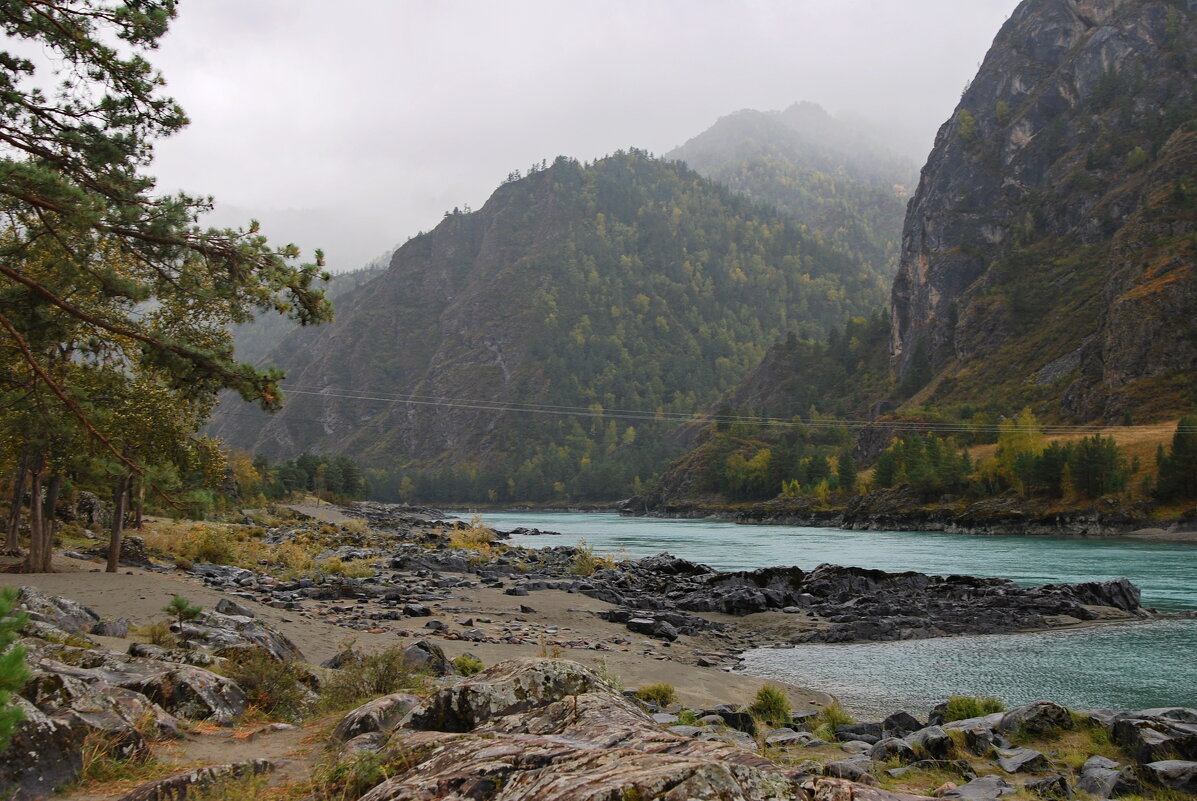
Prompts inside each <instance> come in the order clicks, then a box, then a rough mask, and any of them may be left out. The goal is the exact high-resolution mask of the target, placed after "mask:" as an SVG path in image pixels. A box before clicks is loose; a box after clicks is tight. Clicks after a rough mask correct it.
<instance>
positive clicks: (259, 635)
mask: <svg viewBox="0 0 1197 801" xmlns="http://www.w3.org/2000/svg"><path fill="white" fill-rule="evenodd" d="M182 634H183V635H184V637H185V638H186V639H187V640H188V641H189V642H194V643H198V644H202V645H204V646H206V647H208V648H211V649H213V650H214V651H216V653H217V654H220V653H221V652H222V651H223V650H226V649H227V650H238V649H247V648H260V649H262V650H263V651H265V652H266V653H268V654H270V656H271V657H273V658H274V659H276V660H277V661H279V662H294V661H302V660H303V653H302V652H301V651H300V650H299V648H298V647H297V646H296V645H295V643H293V642H291V640H289V639H288V638H287V637H286V636H285V635H283V634H281V633H280V632H277V631H275V630H274V629H273V628H271V627H270V626H268V625H267V624H265V623H263V622H262V621H261V620H257V619H255V618H250V617H244V616H240V615H225V614H221V613H220V612H205V613H204V614H203V615H201V616H200V617H199V618H198V619H197V620H195V621H193V622H190V623H184V624H183V630H182Z"/></svg>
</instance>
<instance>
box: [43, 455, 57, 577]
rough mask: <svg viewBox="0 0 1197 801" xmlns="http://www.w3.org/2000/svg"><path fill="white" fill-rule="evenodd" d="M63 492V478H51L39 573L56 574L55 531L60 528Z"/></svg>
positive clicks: (47, 493) (47, 488) (44, 515)
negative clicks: (58, 507)
mask: <svg viewBox="0 0 1197 801" xmlns="http://www.w3.org/2000/svg"><path fill="white" fill-rule="evenodd" d="M61 491H62V476H60V475H55V476H50V481H49V483H48V484H46V500H45V503H44V504H42V532H41V539H42V563H41V564H40V565H38V572H39V573H53V572H54V530H55V529H56V528H58V515H57V514H56V512H55V507H57V506H58V495H59V493H60V492H61Z"/></svg>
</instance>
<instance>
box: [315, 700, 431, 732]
mask: <svg viewBox="0 0 1197 801" xmlns="http://www.w3.org/2000/svg"><path fill="white" fill-rule="evenodd" d="M418 703H420V697H419V696H418V695H411V694H410V693H392V694H390V695H384V696H382V697H381V698H375V699H374V700H373V701H369V702H367V703H365V704H362V705H361V706H359V707H358V708H357V709H354V710H353V711H351V712H349V713H348V714H346V715H345V717H343V718H341V722H340V723H338V724H337V727H336V728H335V729H333V733H332V738H333V739H334V740H336V741H338V742H345V741H347V740H351V739H353V738H354V737H357V736H359V735H362V734H368V733H371V732H387V731H390V730H391V729H393V728H395V727H396V726H397V725H399V722H400V721H401V720H403V718H404V716H406V715H407V713H408V712H410V711H411V710H412V709H413V708H414V707H415V706H416V704H418Z"/></svg>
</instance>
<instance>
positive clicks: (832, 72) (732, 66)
mask: <svg viewBox="0 0 1197 801" xmlns="http://www.w3.org/2000/svg"><path fill="white" fill-rule="evenodd" d="M1016 5H1017V0H740V1H739V2H731V1H730V0H722V1H720V2H715V0H603V1H602V2H599V1H597V0H504V2H498V1H497V0H495V1H491V2H487V1H486V0H468V1H467V0H342V2H337V3H331V2H328V0H195V1H194V2H184V3H181V4H180V12H179V18H178V19H177V20H176V22H175V23H174V25H173V27H172V30H171V32H170V33H169V34H168V36H167V38H166V39H165V40H164V42H163V44H162V47H161V49H160V50H159V52H158V53H156V54H154V58H153V61H154V63H155V65H156V66H157V67H158V68H159V69H160V70H161V71H162V72H163V74H164V75H165V77H166V79H167V84H168V91H169V92H170V93H171V94H172V95H173V96H174V97H175V98H177V99H178V100H179V101H180V102H181V103H182V105H183V107H184V108H185V109H186V110H187V112H188V114H189V116H190V117H191V119H192V124H191V126H190V127H189V128H188V129H187V130H185V131H184V132H183V133H181V134H179V135H178V136H176V137H174V138H173V139H171V140H169V141H167V142H164V143H162V144H161V145H160V146H159V149H158V159H157V162H156V165H155V169H156V172H157V174H158V176H159V178H160V182H159V186H160V188H161V189H162V190H164V191H173V190H176V189H186V190H187V191H189V192H192V193H196V194H211V195H214V196H215V197H216V199H217V201H218V203H219V204H220V205H221V212H220V220H219V221H220V222H222V223H225V224H228V223H232V222H237V221H244V220H247V219H248V218H249V217H250V216H254V217H258V218H259V219H261V220H262V222H263V230H264V232H265V233H266V234H267V235H268V236H270V237H271V239H272V240H276V241H279V242H286V241H295V242H297V243H298V244H300V245H301V246H303V247H304V248H305V250H310V249H312V248H314V247H317V246H320V247H323V248H324V249H325V250H326V251H327V253H328V257H329V267H330V268H331V269H332V270H333V271H337V272H339V271H342V270H346V269H354V268H356V267H359V266H361V265H362V264H364V263H365V262H366V261H367V260H369V259H370V258H372V257H374V256H376V255H378V254H379V253H381V252H382V251H384V250H386V249H387V248H389V247H390V246H392V245H394V244H397V243H400V242H402V241H404V240H405V239H407V238H408V237H409V236H411V235H413V234H415V233H416V232H417V231H419V230H427V229H430V228H432V227H433V226H434V225H436V223H437V222H438V221H439V219H440V217H441V215H442V214H443V212H444V211H445V210H446V209H449V208H452V207H453V206H459V205H463V204H467V203H468V204H469V205H471V206H473V207H474V208H478V207H480V206H481V205H482V204H483V202H484V201H485V200H486V198H487V197H488V196H489V194H490V192H491V191H492V190H493V189H494V188H495V186H496V185H497V184H498V183H499V182H500V181H502V180H503V178H504V177H505V176H506V175H507V174H508V173H509V172H510V171H511V170H513V169H523V168H525V167H527V165H529V164H531V163H533V162H539V161H540V160H541V159H546V158H547V159H548V160H550V161H552V159H553V158H554V157H555V156H557V155H559V154H565V155H569V156H574V157H577V158H580V159H583V160H587V159H592V158H594V157H597V156H600V155H603V154H605V153H609V152H611V151H613V150H616V149H619V148H626V147H629V146H635V147H641V148H645V149H647V150H650V151H652V152H655V153H663V152H665V151H667V150H669V149H671V148H672V147H674V146H676V145H678V144H681V143H682V142H684V141H685V140H687V139H689V138H690V137H692V136H694V135H696V134H697V133H699V132H701V131H702V130H704V129H705V128H707V127H708V126H709V125H711V123H713V122H714V121H715V120H716V119H717V118H718V117H720V116H723V115H725V114H728V113H730V112H732V111H735V110H737V109H741V108H757V109H781V108H784V107H786V106H788V105H790V104H791V103H794V102H796V101H798V100H812V101H815V102H817V103H820V104H822V105H823V106H824V107H826V108H827V109H828V110H829V111H831V112H832V113H834V114H843V113H852V114H857V115H863V116H866V117H868V118H871V119H873V120H875V121H877V123H878V124H879V125H880V126H882V127H883V128H884V129H886V130H890V131H892V132H893V136H894V143H895V145H896V149H900V150H903V151H905V152H912V155H913V153H914V152H917V153H918V157H917V160H918V161H920V162H921V159H922V157H923V156H925V154H926V151H927V150H929V149H930V146H931V141H932V138H933V136H934V133H935V130H936V129H937V128H938V127H939V124H940V123H941V122H942V121H943V120H945V119H946V118H947V117H948V116H949V115H950V114H951V112H952V110H953V108H954V107H955V104H956V102H957V100H958V99H959V96H960V92H961V89H962V88H963V86H964V84H965V82H966V81H968V80H969V79H970V78H971V77H972V76H973V74H974V72H975V71H976V68H977V65H978V64H979V62H980V60H981V59H982V57H983V56H984V54H985V51H986V50H987V48H988V46H989V44H990V42H991V41H992V40H993V37H994V36H995V35H996V33H997V31H998V28H999V27H1000V26H1001V24H1002V23H1003V22H1004V21H1005V19H1006V18H1007V17H1008V16H1009V15H1010V13H1011V12H1012V11H1013V9H1014V7H1015V6H1016Z"/></svg>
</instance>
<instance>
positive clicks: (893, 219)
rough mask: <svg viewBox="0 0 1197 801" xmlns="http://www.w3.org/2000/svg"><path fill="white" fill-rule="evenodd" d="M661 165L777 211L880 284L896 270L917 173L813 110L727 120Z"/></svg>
mask: <svg viewBox="0 0 1197 801" xmlns="http://www.w3.org/2000/svg"><path fill="white" fill-rule="evenodd" d="M665 158H669V159H677V160H680V161H684V162H686V164H687V165H689V166H690V167H691V168H692V169H694V170H696V171H698V172H699V173H701V174H702V175H704V176H706V177H708V178H710V179H712V180H714V181H718V182H719V183H722V184H724V185H726V186H728V187H730V188H731V189H732V190H734V191H736V192H738V193H740V194H743V195H745V196H746V197H749V198H752V199H753V200H756V201H758V202H761V203H767V204H769V205H771V206H774V207H775V208H778V209H780V210H782V211H784V212H785V213H787V214H789V215H790V216H792V217H793V218H794V219H796V220H798V221H800V222H802V223H804V224H805V225H808V226H809V227H810V228H811V229H812V230H814V231H816V232H818V233H819V234H820V235H822V236H824V237H826V238H827V239H828V240H829V241H831V242H833V243H834V244H835V245H836V246H838V247H840V248H842V249H846V250H850V251H852V252H854V253H857V254H859V255H860V256H861V257H862V258H865V259H867V260H869V261H870V263H872V264H874V265H875V266H876V269H877V270H878V271H879V272H881V273H883V274H884V275H885V276H886V277H887V278H889V277H892V275H893V274H894V273H895V272H896V270H897V256H898V250H899V243H900V237H901V231H902V222H903V219H904V217H905V212H906V201H907V198H908V196H909V193H910V191H911V189H912V187H913V184H914V182H915V181H916V180H917V178H918V172H917V170H916V168H915V166H914V164H912V163H911V162H910V161H909V159H906V158H905V157H903V156H899V155H897V154H895V153H894V152H893V151H892V150H891V149H889V148H888V147H887V146H886V145H885V144H884V143H883V142H881V141H879V140H878V139H877V138H876V137H875V136H874V135H873V134H872V133H870V132H867V131H865V130H863V129H862V128H861V127H859V126H857V125H855V124H850V123H845V122H842V121H840V120H837V119H836V118H835V117H833V116H831V115H830V114H828V113H827V112H826V111H825V110H824V109H823V108H822V107H820V106H818V105H817V104H814V103H810V102H801V103H795V104H794V105H792V106H790V107H789V108H787V109H785V110H784V111H755V110H751V109H745V110H742V111H738V112H736V113H734V114H729V115H728V116H726V117H722V118H721V119H719V120H718V121H717V122H716V123H715V124H714V125H712V126H711V127H710V128H709V129H707V130H706V131H704V132H703V133H701V134H699V135H698V136H696V137H694V138H693V139H690V140H689V141H687V142H686V143H685V144H683V145H681V146H680V147H677V148H675V149H674V150H672V151H670V152H668V153H666V154H665Z"/></svg>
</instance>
